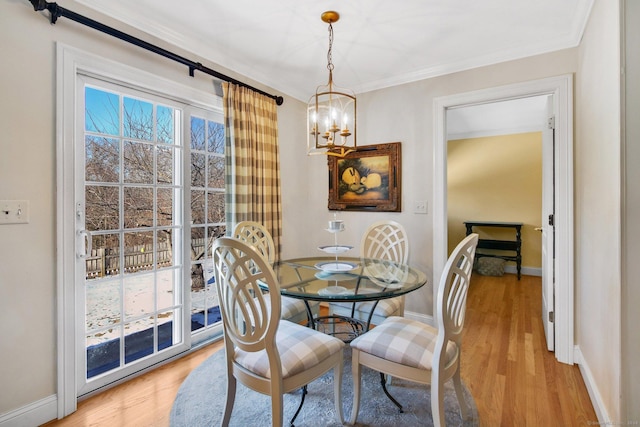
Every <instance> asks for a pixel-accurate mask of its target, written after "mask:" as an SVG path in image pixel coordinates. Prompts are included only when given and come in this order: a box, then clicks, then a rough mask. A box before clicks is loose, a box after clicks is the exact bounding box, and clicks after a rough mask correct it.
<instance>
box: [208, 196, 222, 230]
mask: <svg viewBox="0 0 640 427" xmlns="http://www.w3.org/2000/svg"><path fill="white" fill-rule="evenodd" d="M207 196H208V199H209V200H208V202H209V203H208V210H209V212H208V213H209V214H208V215H207V221H208V222H213V223H224V193H220V192H216V193H208V194H207Z"/></svg>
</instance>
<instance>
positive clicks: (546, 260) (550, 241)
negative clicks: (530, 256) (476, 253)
mask: <svg viewBox="0 0 640 427" xmlns="http://www.w3.org/2000/svg"><path fill="white" fill-rule="evenodd" d="M544 121H545V123H544V126H543V131H542V226H541V227H540V228H541V230H540V231H541V234H542V324H543V326H544V333H545V336H546V338H547V349H549V350H550V351H553V350H554V348H555V333H554V323H553V315H554V301H555V294H554V284H555V249H554V248H555V227H554V225H553V224H554V215H555V161H554V160H555V156H554V152H555V118H554V116H553V95H549V96H548V98H547V108H546V114H545V117H544Z"/></svg>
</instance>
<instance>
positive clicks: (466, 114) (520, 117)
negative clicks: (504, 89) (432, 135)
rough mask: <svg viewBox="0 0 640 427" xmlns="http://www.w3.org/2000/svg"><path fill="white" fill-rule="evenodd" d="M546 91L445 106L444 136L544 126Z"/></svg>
mask: <svg viewBox="0 0 640 427" xmlns="http://www.w3.org/2000/svg"><path fill="white" fill-rule="evenodd" d="M547 98H548V96H547V95H538V96H530V97H526V98H519V99H510V100H508V101H498V102H492V103H488V104H480V105H471V106H465V107H462V108H453V109H450V110H447V139H449V140H454V139H466V138H479V137H483V136H495V135H510V134H516V133H524V132H540V131H541V130H542V129H543V128H544V126H546V119H547Z"/></svg>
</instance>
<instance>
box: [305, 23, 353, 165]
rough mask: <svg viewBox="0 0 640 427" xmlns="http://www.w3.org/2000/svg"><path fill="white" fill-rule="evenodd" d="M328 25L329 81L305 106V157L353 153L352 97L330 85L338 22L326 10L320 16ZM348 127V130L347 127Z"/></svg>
mask: <svg viewBox="0 0 640 427" xmlns="http://www.w3.org/2000/svg"><path fill="white" fill-rule="evenodd" d="M321 18H322V20H323V21H324V22H326V23H327V24H329V51H328V52H327V70H329V82H328V83H327V84H326V85H321V86H318V87H317V89H316V93H315V95H313V96H311V98H310V99H309V105H308V107H307V131H308V136H307V149H308V154H327V155H330V156H337V157H344V156H346V155H347V154H348V153H351V152H353V151H356V148H357V146H356V96H355V94H354V93H353V91H351V90H349V89H341V88H338V87H337V86H335V85H334V84H333V61H332V58H331V53H332V52H331V49H332V47H333V25H332V24H333V23H334V22H337V21H338V19H340V15H339V14H338V12H334V11H328V12H324V13H323V14H322V15H321ZM349 127H351V129H350V128H349Z"/></svg>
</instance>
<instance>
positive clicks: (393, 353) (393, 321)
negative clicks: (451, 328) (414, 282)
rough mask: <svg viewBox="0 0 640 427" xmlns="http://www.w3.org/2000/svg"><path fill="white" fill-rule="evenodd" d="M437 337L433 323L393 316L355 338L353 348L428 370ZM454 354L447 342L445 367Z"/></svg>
mask: <svg viewBox="0 0 640 427" xmlns="http://www.w3.org/2000/svg"><path fill="white" fill-rule="evenodd" d="M437 339H438V330H437V329H436V328H434V327H433V326H431V325H427V324H426V323H420V322H416V321H414V320H409V319H405V318H404V317H397V316H393V317H389V318H388V319H387V320H385V321H384V322H382V324H381V325H379V326H377V327H376V328H375V329H372V330H371V331H369V332H367V333H366V334H364V335H362V336H361V337H360V338H358V339H356V340H354V341H353V343H352V348H357V349H358V350H360V351H364V352H365V353H369V354H372V355H374V356H377V357H380V358H382V359H386V360H390V361H392V362H395V363H400V364H402V365H406V366H411V367H412V368H419V369H426V370H431V367H432V366H431V363H432V361H433V352H434V350H435V347H436V340H437ZM457 356H458V347H457V346H456V344H455V343H454V342H453V341H449V342H448V343H447V350H446V356H445V362H444V363H445V366H448V365H449V364H451V362H452V361H454V360H456V357H457Z"/></svg>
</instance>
